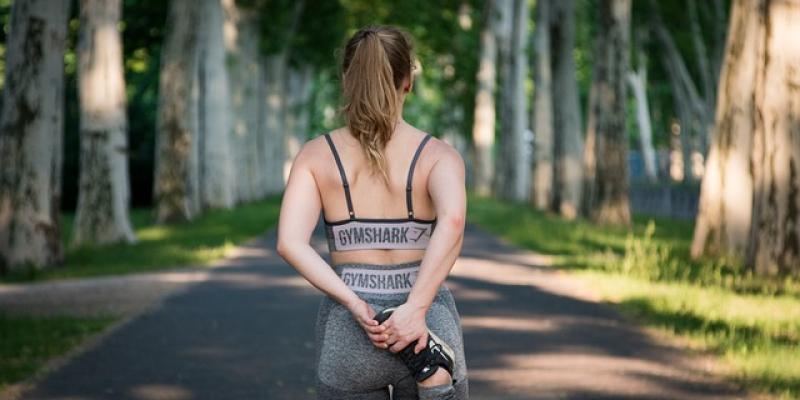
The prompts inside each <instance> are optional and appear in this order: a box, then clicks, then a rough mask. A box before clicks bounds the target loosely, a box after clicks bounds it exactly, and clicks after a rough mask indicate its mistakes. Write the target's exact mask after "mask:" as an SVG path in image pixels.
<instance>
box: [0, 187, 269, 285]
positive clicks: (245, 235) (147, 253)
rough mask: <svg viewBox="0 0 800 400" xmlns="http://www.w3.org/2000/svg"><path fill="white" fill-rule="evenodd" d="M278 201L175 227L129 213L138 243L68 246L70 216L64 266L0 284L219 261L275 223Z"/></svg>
mask: <svg viewBox="0 0 800 400" xmlns="http://www.w3.org/2000/svg"><path fill="white" fill-rule="evenodd" d="M279 205H280V197H279V196H273V197H270V198H268V199H266V200H263V201H258V202H253V203H248V204H242V205H239V206H237V207H236V208H234V209H232V210H212V211H208V212H206V213H205V214H203V215H201V216H200V217H198V218H197V219H195V220H193V221H190V222H185V223H180V224H169V225H166V224H154V223H153V222H152V217H151V210H149V209H135V210H133V211H132V212H131V222H132V223H133V226H134V230H135V232H136V237H137V239H138V241H137V243H134V244H114V245H107V246H81V247H70V246H69V242H70V236H71V232H72V222H73V218H74V216H73V215H72V214H67V215H64V218H63V224H62V241H63V243H64V246H65V248H66V262H65V264H64V265H63V266H59V267H55V268H50V269H44V270H39V269H27V270H24V271H18V272H14V273H11V274H8V275H6V276H4V277H2V278H0V282H30V281H42V280H51V279H61V278H79V277H90V276H102V275H119V274H128V273H137V272H147V271H155V270H160V269H165V268H174V267H180V266H196V265H207V264H210V263H212V262H214V261H215V260H218V259H220V258H222V257H224V256H225V255H226V254H227V252H228V251H229V250H230V249H231V248H232V247H233V246H236V245H238V244H240V243H242V242H243V241H245V240H247V239H250V238H252V237H253V236H256V235H258V234H261V233H262V232H264V231H265V230H267V229H269V228H270V227H271V226H273V225H274V224H275V223H276V222H277V219H278V212H279Z"/></svg>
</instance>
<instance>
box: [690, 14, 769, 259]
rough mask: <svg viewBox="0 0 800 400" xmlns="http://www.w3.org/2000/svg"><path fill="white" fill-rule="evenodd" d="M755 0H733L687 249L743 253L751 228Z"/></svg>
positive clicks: (757, 38)
mask: <svg viewBox="0 0 800 400" xmlns="http://www.w3.org/2000/svg"><path fill="white" fill-rule="evenodd" d="M757 10H758V8H757V4H756V3H755V1H751V0H741V1H737V2H735V4H734V7H733V13H732V14H731V25H730V32H729V36H728V45H727V50H726V55H725V61H724V63H723V65H722V75H721V76H720V91H719V97H718V102H717V113H716V124H715V126H716V129H715V133H714V138H713V141H712V142H711V148H710V150H709V154H708V160H707V162H706V168H705V174H704V176H703V181H702V186H701V189H700V203H699V211H698V215H697V221H696V223H695V230H694V237H693V239H692V248H691V254H692V256H693V257H695V258H696V257H699V256H700V255H702V254H711V255H725V254H742V253H743V252H744V250H745V247H746V244H747V240H748V234H749V230H750V220H751V214H752V193H753V181H752V176H751V173H750V168H751V166H750V146H751V143H752V138H751V135H752V132H753V129H754V124H755V122H754V121H755V119H756V115H755V114H754V113H755V109H754V104H753V96H754V91H755V78H756V70H757V69H758V63H760V62H761V61H762V60H761V59H760V57H761V56H760V55H759V51H761V50H760V47H761V41H762V35H763V33H762V32H761V31H762V29H763V28H762V27H760V26H759V21H758V11H757Z"/></svg>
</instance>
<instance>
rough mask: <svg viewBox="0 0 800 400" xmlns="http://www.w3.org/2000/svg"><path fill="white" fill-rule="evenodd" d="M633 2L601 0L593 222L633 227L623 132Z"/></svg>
mask: <svg viewBox="0 0 800 400" xmlns="http://www.w3.org/2000/svg"><path fill="white" fill-rule="evenodd" d="M630 13H631V0H602V1H601V2H600V10H599V17H600V18H599V24H598V33H597V38H596V40H597V46H596V53H595V57H594V62H595V69H594V75H593V80H594V82H595V84H596V87H595V88H596V90H597V92H596V93H595V95H596V96H597V97H596V99H595V100H596V101H595V102H594V105H593V107H592V113H593V114H594V115H593V116H592V118H593V119H594V121H593V124H594V129H595V135H596V136H595V143H594V146H595V157H594V158H595V165H596V170H595V183H594V191H595V193H594V199H593V200H592V204H591V211H592V219H594V220H595V221H596V222H598V223H603V224H624V225H629V224H630V221H631V215H630V205H629V202H628V148H627V135H626V129H625V103H626V99H627V96H626V84H625V74H626V73H627V71H628V46H629V40H630Z"/></svg>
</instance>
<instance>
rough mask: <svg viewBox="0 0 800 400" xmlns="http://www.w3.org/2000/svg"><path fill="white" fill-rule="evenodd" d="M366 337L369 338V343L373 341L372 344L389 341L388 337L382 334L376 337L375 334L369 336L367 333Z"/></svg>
mask: <svg viewBox="0 0 800 400" xmlns="http://www.w3.org/2000/svg"><path fill="white" fill-rule="evenodd" d="M367 336H369V340H371V341H373V342H380V343H383V342H385V341H387V340H389V336H387V335H384V334H382V333H380V334H377V335H376V334H371V333H368V334H367Z"/></svg>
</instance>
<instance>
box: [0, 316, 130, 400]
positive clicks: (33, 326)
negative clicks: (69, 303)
mask: <svg viewBox="0 0 800 400" xmlns="http://www.w3.org/2000/svg"><path fill="white" fill-rule="evenodd" d="M116 320H117V318H116V317H110V316H109V317H86V318H77V317H68V316H52V317H33V316H14V315H5V314H0V337H2V338H3V340H0V391H2V390H3V388H4V387H5V386H6V385H8V384H10V383H13V382H18V381H21V380H23V379H25V378H27V377H29V376H31V375H33V374H35V373H36V371H38V370H39V369H40V368H41V367H42V366H43V365H44V363H45V362H47V361H48V360H49V359H51V358H53V357H57V356H60V355H63V354H64V353H66V352H67V351H68V350H70V349H71V348H73V347H75V346H76V345H78V344H79V343H81V342H83V341H84V340H86V338H88V337H89V336H91V335H93V334H95V333H97V332H100V331H102V330H103V329H105V328H106V327H108V326H109V325H110V324H111V323H113V322H115V321H116Z"/></svg>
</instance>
